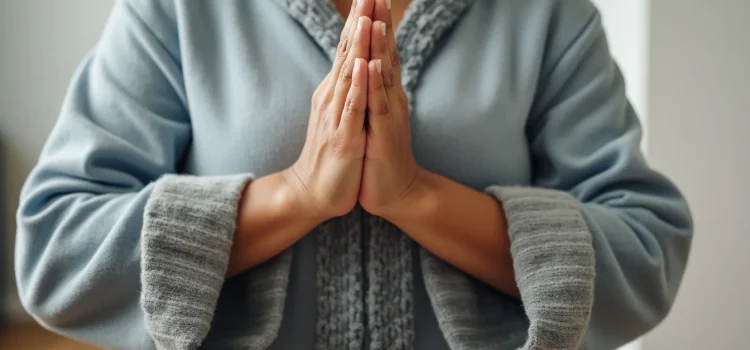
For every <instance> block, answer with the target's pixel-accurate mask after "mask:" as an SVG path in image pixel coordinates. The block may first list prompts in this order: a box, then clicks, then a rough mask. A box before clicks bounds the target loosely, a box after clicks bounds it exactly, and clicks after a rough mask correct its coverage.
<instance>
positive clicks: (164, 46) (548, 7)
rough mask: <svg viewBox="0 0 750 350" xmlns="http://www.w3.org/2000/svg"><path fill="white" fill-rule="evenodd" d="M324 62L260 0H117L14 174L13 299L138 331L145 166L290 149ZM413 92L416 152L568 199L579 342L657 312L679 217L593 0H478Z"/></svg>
mask: <svg viewBox="0 0 750 350" xmlns="http://www.w3.org/2000/svg"><path fill="white" fill-rule="evenodd" d="M330 66H331V61H330V59H329V56H328V55H327V54H326V53H325V52H323V51H322V50H321V49H320V47H318V46H317V45H316V43H315V41H314V40H313V39H312V38H311V37H310V36H309V35H308V33H306V32H305V30H304V29H303V28H302V26H300V25H299V24H298V23H297V22H295V21H294V20H293V19H292V18H291V17H289V16H288V15H287V13H286V12H285V11H283V10H282V9H281V8H280V7H278V5H277V4H276V3H274V2H273V1H267V0H259V1H240V0H231V1H230V0H226V1H202V2H197V1H178V0H175V1H170V0H120V1H118V2H117V3H116V5H115V8H114V10H113V12H112V15H111V17H110V19H109V21H108V24H107V27H106V29H105V31H104V33H103V35H102V38H101V40H100V41H99V43H98V45H97V46H96V48H95V49H94V50H93V51H92V52H91V53H90V54H89V55H88V56H87V57H86V59H85V60H84V62H83V63H82V65H81V66H80V68H79V69H78V71H77V72H76V74H75V77H74V79H73V82H72V84H71V86H70V89H69V92H68V94H67V97H66V99H65V102H64V105H63V107H62V111H61V113H60V116H59V120H58V122H57V124H56V126H55V128H54V130H53V131H52V133H51V135H50V137H49V139H48V141H47V143H46V145H45V147H44V150H43V152H42V155H41V157H40V159H39V162H38V164H37V166H36V167H35V168H34V170H33V172H32V173H31V175H30V176H29V178H28V180H27V182H26V184H25V186H24V188H23V191H22V194H21V204H20V207H19V209H18V216H17V221H18V235H17V243H16V275H17V282H18V286H19V290H20V296H21V299H22V303H23V305H24V306H25V307H26V309H27V310H28V311H29V312H30V313H31V314H32V315H33V316H34V317H35V319H36V320H38V321H39V322H40V323H42V324H43V325H44V326H46V327H48V328H50V329H53V330H55V331H58V332H61V333H64V334H67V335H69V336H72V337H76V338H80V339H84V340H87V341H89V342H93V343H97V344H102V345H106V346H108V347H114V348H148V347H151V346H153V341H152V340H151V339H150V337H149V335H148V334H146V332H145V328H144V326H143V318H144V314H143V311H142V310H141V308H140V306H139V304H138V297H139V272H140V266H139V261H140V250H139V249H140V248H139V246H140V229H141V225H142V215H143V208H144V204H145V203H146V200H147V199H148V197H149V194H150V191H151V188H152V185H151V183H152V182H153V181H154V180H156V179H157V178H159V177H160V176H162V175H164V174H168V173H190V174H196V175H218V174H235V173H243V172H252V173H253V174H255V175H257V176H262V175H265V174H269V173H272V172H276V171H279V170H281V169H283V168H285V167H287V166H289V165H290V164H291V163H292V162H293V161H294V160H295V159H296V157H297V156H298V154H299V151H300V149H301V147H302V145H303V143H304V139H305V133H306V127H307V120H308V113H309V106H310V102H309V101H310V96H311V95H312V92H313V90H314V89H315V87H316V86H317V85H318V83H319V82H320V81H321V80H322V79H323V77H324V76H325V74H326V73H327V72H328V70H329V69H330ZM414 98H415V100H416V101H415V104H414V106H415V108H414V111H413V112H414V113H413V115H412V117H411V118H412V133H413V148H414V152H415V156H416V158H417V160H418V162H419V163H420V164H421V165H422V166H423V167H425V168H427V169H428V170H430V171H433V172H436V173H439V174H442V175H444V176H447V177H449V178H452V179H454V180H456V181H459V182H461V183H464V184H466V185H468V186H470V187H472V188H475V189H477V190H483V189H484V188H486V187H488V186H489V185H521V186H539V187H546V188H553V189H560V190H565V191H569V192H570V193H571V194H573V196H575V197H576V198H577V199H578V200H580V202H581V208H582V212H583V214H584V216H585V218H586V220H587V222H588V224H589V228H590V230H591V231H592V234H593V238H594V248H595V250H596V259H597V280H596V288H595V303H594V309H593V316H592V320H591V322H590V327H589V331H588V334H587V337H586V339H585V343H584V345H585V347H586V348H591V349H610V348H614V347H616V346H619V345H622V344H624V343H626V342H627V341H629V340H631V339H633V338H635V337H637V336H639V335H642V334H644V333H645V332H646V331H648V330H650V329H651V328H653V327H654V326H655V325H656V324H657V323H658V322H659V321H660V320H661V319H663V317H664V316H665V315H666V313H667V312H668V310H669V307H670V306H671V304H672V302H673V301H674V298H675V294H676V291H677V288H678V286H679V283H680V280H681V277H682V274H683V271H684V268H685V263H686V260H687V255H688V251H689V247H690V239H691V234H692V222H691V218H690V214H689V210H688V207H687V204H686V203H685V200H684V199H683V197H682V196H681V195H680V193H679V192H678V190H677V189H676V188H675V186H673V185H672V184H671V183H670V182H669V181H668V180H667V179H665V178H664V177H663V176H661V175H660V174H658V173H657V172H655V171H654V170H652V169H650V168H649V167H648V166H647V164H646V162H645V160H644V157H643V155H642V153H641V151H640V148H639V146H640V140H641V136H642V135H641V127H640V125H639V123H638V119H637V118H636V115H635V113H634V111H633V109H632V108H631V106H630V104H629V103H628V101H627V99H626V97H625V88H624V82H623V79H622V76H621V74H620V72H619V71H618V69H617V67H616V65H615V64H614V62H613V60H612V59H611V57H610V54H609V51H608V48H607V44H606V39H605V37H604V33H603V30H602V27H601V24H600V22H599V17H598V14H597V13H596V10H595V8H594V7H593V5H591V3H589V2H588V1H587V0H570V1H567V0H566V1H561V0H558V1H549V0H503V1H494V0H477V1H476V2H475V4H474V5H473V6H472V7H471V8H470V9H469V10H468V11H467V13H466V14H465V15H464V16H463V18H462V19H461V20H460V21H459V22H458V23H457V24H456V27H455V28H453V30H452V31H451V32H450V33H449V34H447V35H446V36H445V37H444V39H443V41H442V42H441V43H440V47H439V48H438V49H437V50H436V52H435V53H434V55H433V56H432V57H430V58H429V61H428V63H427V65H426V66H425V68H424V71H423V73H422V76H421V82H420V85H419V87H418V89H417V91H416V94H415V96H414ZM418 332H419V327H418Z"/></svg>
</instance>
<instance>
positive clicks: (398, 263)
mask: <svg viewBox="0 0 750 350" xmlns="http://www.w3.org/2000/svg"><path fill="white" fill-rule="evenodd" d="M364 215H365V216H366V220H365V221H364V224H365V230H369V235H368V238H369V239H368V243H369V245H368V246H369V252H370V254H369V255H368V259H367V278H368V281H369V288H368V290H367V316H368V320H367V329H368V332H369V333H368V334H369V335H370V347H369V349H372V350H383V349H389V350H407V349H412V348H413V347H414V267H413V265H412V262H413V258H412V253H411V252H412V240H411V239H410V238H409V237H408V236H407V235H406V234H404V233H403V232H402V231H401V230H399V229H398V228H397V227H395V226H393V224H391V223H390V222H388V221H386V220H384V219H382V218H379V217H377V216H373V215H370V214H368V213H364Z"/></svg>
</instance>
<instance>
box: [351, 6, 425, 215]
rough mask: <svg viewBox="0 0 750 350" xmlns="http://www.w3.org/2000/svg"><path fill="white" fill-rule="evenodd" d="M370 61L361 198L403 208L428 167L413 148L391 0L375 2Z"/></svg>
mask: <svg viewBox="0 0 750 350" xmlns="http://www.w3.org/2000/svg"><path fill="white" fill-rule="evenodd" d="M373 17H374V18H373V20H374V23H373V26H372V31H371V35H372V37H371V39H370V56H371V57H370V62H369V65H368V71H369V77H368V84H369V88H368V100H367V111H368V116H367V141H366V143H367V144H366V148H365V160H364V169H363V173H362V184H361V188H360V194H359V203H360V204H361V205H362V208H364V209H365V210H366V211H368V212H369V213H371V214H373V215H378V216H385V215H386V214H388V213H389V212H391V211H393V210H397V209H395V208H398V206H399V204H400V203H402V202H404V198H406V197H408V194H409V192H410V191H411V189H412V188H413V187H414V186H415V183H417V182H418V179H419V177H420V176H419V175H420V173H421V172H422V170H421V168H420V167H419V165H417V162H416V160H415V159H414V155H413V153H412V148H411V134H410V130H409V102H408V99H407V97H406V93H405V92H404V89H403V86H402V85H401V67H400V64H399V62H400V59H399V57H398V52H397V49H396V40H395V37H394V35H393V32H394V30H393V26H392V25H391V23H392V21H391V13H390V9H389V8H387V5H386V1H385V0H377V1H376V2H375V13H374V16H373Z"/></svg>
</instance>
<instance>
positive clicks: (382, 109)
mask: <svg viewBox="0 0 750 350" xmlns="http://www.w3.org/2000/svg"><path fill="white" fill-rule="evenodd" d="M368 108H369V113H370V115H387V114H388V113H389V109H388V103H386V102H385V101H380V102H378V103H376V104H375V105H374V106H372V105H370V106H368Z"/></svg>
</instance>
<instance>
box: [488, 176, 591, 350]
mask: <svg viewBox="0 0 750 350" xmlns="http://www.w3.org/2000/svg"><path fill="white" fill-rule="evenodd" d="M486 192H487V193H489V194H491V195H493V196H495V197H496V198H497V199H498V200H499V201H500V202H501V203H502V206H503V209H504V211H505V216H506V218H507V222H508V234H509V236H510V243H511V254H512V256H513V265H514V271H515V274H516V282H517V283H518V288H519V290H520V292H521V299H522V301H523V304H524V309H525V310H526V315H527V317H528V318H529V322H530V327H529V332H528V338H527V340H526V344H525V346H524V347H523V349H529V350H530V349H559V350H563V349H578V348H579V346H580V343H581V340H582V338H583V335H584V333H585V331H586V328H587V326H588V322H589V318H590V315H591V307H592V304H593V299H594V298H593V289H594V275H595V270H594V266H595V261H594V249H593V247H592V239H591V232H590V231H589V229H588V226H587V225H586V221H585V219H584V218H583V215H582V214H581V209H580V203H579V202H578V201H577V200H576V199H575V198H573V197H572V196H571V195H570V194H568V193H567V192H562V191H556V190H549V189H540V188H521V187H500V186H491V187H489V188H487V190H486Z"/></svg>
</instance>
